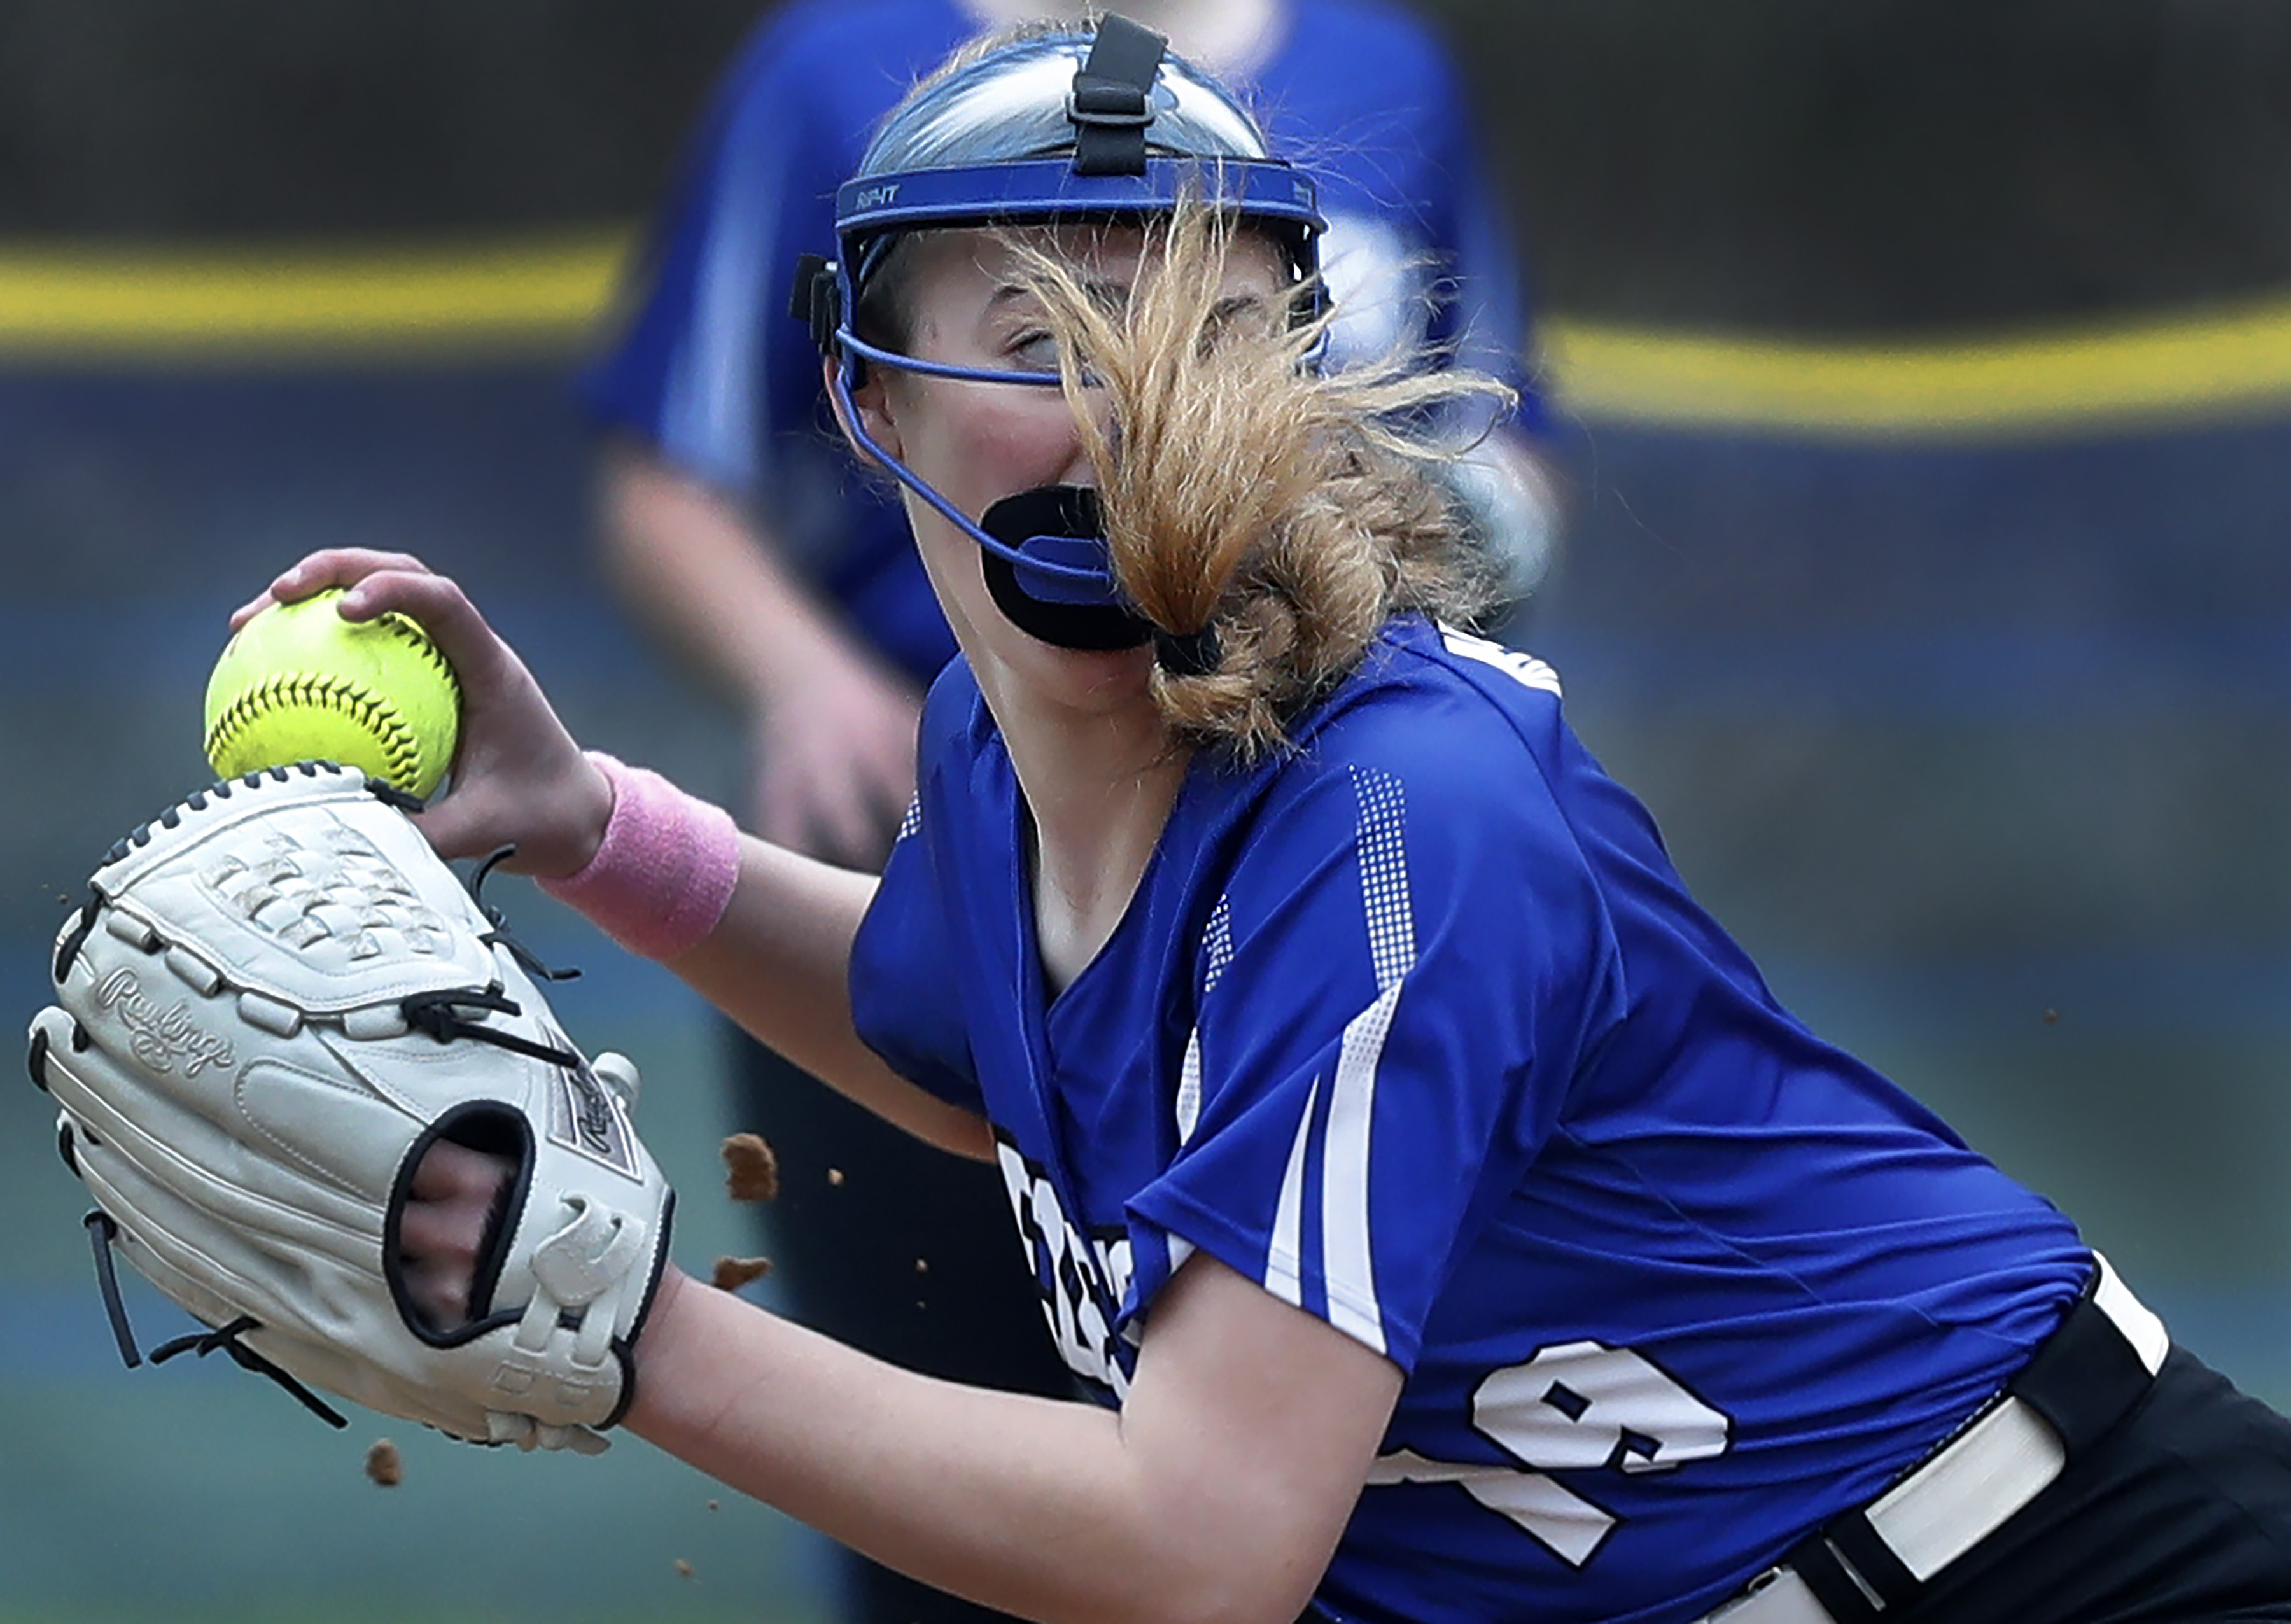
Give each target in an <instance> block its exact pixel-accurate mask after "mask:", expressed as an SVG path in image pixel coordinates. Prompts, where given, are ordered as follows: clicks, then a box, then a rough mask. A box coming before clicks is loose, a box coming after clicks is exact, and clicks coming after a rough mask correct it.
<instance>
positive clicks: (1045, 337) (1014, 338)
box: [1002, 327, 1058, 372]
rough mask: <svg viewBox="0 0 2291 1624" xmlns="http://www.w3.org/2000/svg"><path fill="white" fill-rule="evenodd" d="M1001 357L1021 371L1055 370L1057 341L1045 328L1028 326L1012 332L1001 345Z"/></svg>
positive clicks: (1056, 365) (1056, 367)
mask: <svg viewBox="0 0 2291 1624" xmlns="http://www.w3.org/2000/svg"><path fill="white" fill-rule="evenodd" d="M1002 354H1003V358H1004V359H1005V360H1007V361H1008V362H1009V364H1010V366H1013V367H1014V368H1016V369H1017V370H1018V371H1021V372H1056V371H1057V369H1058V341H1057V336H1056V335H1055V334H1051V333H1050V332H1049V331H1048V330H1047V329H1045V328H1041V327H1028V328H1026V329H1025V330H1024V331H1022V332H1018V333H1015V334H1012V335H1011V336H1010V338H1009V341H1008V342H1005V343H1004V345H1003V347H1002Z"/></svg>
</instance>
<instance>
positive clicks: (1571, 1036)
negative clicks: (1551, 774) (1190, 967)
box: [1129, 700, 1622, 1370]
mask: <svg viewBox="0 0 2291 1624" xmlns="http://www.w3.org/2000/svg"><path fill="white" fill-rule="evenodd" d="M1443 703H1454V704H1467V703H1468V702H1461V701H1452V700H1451V701H1447V702H1443ZM1381 725H1382V727H1383V729H1384V732H1385V733H1386V735H1387V738H1388V739H1390V740H1392V741H1394V743H1395V748H1391V749H1385V750H1373V751H1370V752H1355V753H1353V754H1352V757H1351V760H1350V761H1349V762H1340V763H1338V764H1336V765H1333V766H1328V767H1323V768H1315V769H1314V770H1313V772H1312V773H1311V775H1310V780H1309V783H1307V784H1306V785H1305V786H1304V787H1303V789H1302V791H1301V792H1300V793H1298V794H1296V795H1294V796H1292V797H1288V798H1286V799H1285V800H1284V802H1283V803H1282V804H1280V805H1278V806H1276V807H1275V808H1274V809H1273V810H1272V811H1271V812H1270V815H1269V816H1267V817H1266V820H1265V821H1264V823H1263V824H1261V826H1260V828H1259V829H1258V832H1255V833H1254V834H1252V836H1251V838H1250V844H1249V847H1248V848H1247V850H1246V851H1245V852H1244V853H1243V855H1242V856H1241V858H1240V859H1239V861H1238V862H1237V863H1236V864H1235V866H1234V870H1233V871H1232V876H1231V880H1230V883H1229V885H1228V887H1227V888H1226V891H1225V893H1224V896H1222V898H1221V899H1220V901H1219V902H1218V904H1216V907H1215V910H1214V912H1213V913H1212V915H1211V923H1210V929H1209V930H1208V931H1207V933H1206V935H1205V938H1204V941H1203V944H1202V951H1201V954H1200V961H1199V977H1200V979H1199V984H1198V985H1200V987H1201V989H1202V990H1201V992H1200V993H1199V998H1198V1003H1197V1009H1198V1014H1197V1017H1196V1025H1195V1030H1194V1035H1193V1040H1192V1041H1191V1043H1190V1044H1189V1046H1188V1049H1187V1054H1186V1061H1185V1065H1184V1072H1183V1076H1182V1080H1181V1081H1180V1085H1179V1089H1178V1123H1179V1132H1180V1136H1181V1145H1180V1147H1179V1149H1178V1154H1177V1155H1176V1157H1175V1159H1174V1161H1173V1162H1171V1163H1170V1166H1169V1168H1168V1169H1167V1170H1166V1172H1165V1173H1164V1174H1163V1175H1162V1177H1161V1178H1158V1179H1156V1180H1155V1181H1154V1182H1153V1183H1151V1184H1150V1185H1148V1186H1146V1187H1145V1189H1144V1190H1142V1191H1141V1192H1140V1193H1139V1194H1137V1196H1135V1197H1134V1198H1133V1199H1132V1201H1131V1202H1130V1212H1131V1217H1132V1221H1133V1234H1138V1235H1139V1236H1140V1241H1139V1244H1138V1245H1137V1258H1138V1273H1137V1277H1136V1280H1135V1282H1134V1289H1133V1295H1132V1298H1131V1302H1130V1304H1129V1308H1130V1309H1131V1310H1133V1311H1134V1310H1135V1309H1136V1308H1137V1306H1140V1305H1144V1304H1146V1303H1147V1302H1148V1300H1149V1299H1150V1298H1151V1296H1152V1294H1153V1292H1154V1290H1158V1289H1159V1287H1160V1286H1161V1285H1162V1283H1163V1282H1164V1281H1166V1279H1167V1278H1168V1277H1169V1275H1170V1274H1172V1273H1174V1272H1175V1270H1176V1268H1177V1267H1178V1266H1180V1265H1181V1264H1182V1263H1183V1262H1184V1260H1185V1258H1186V1256H1188V1255H1189V1254H1190V1252H1191V1251H1192V1250H1195V1249H1198V1250H1202V1251H1206V1252H1209V1253H1210V1254H1211V1255H1213V1256H1215V1257H1217V1258H1218V1259H1219V1260H1221V1261H1222V1262H1224V1263H1225V1264H1226V1265H1227V1266H1230V1267H1232V1268H1234V1269H1235V1270H1237V1271H1239V1272H1240V1273H1242V1274H1246V1275H1248V1276H1249V1277H1250V1278H1251V1279H1254V1280H1257V1281H1258V1282H1261V1283H1262V1284H1263V1285H1264V1286H1265V1288H1266V1290H1269V1291H1271V1292H1273V1293H1274V1294H1275V1295H1276V1296H1278V1297H1281V1298H1283V1299H1285V1300H1287V1301H1289V1302H1291V1303H1294V1304H1296V1305H1298V1306H1300V1307H1302V1308H1304V1309H1306V1311H1307V1312H1310V1313H1313V1314H1318V1315H1320V1316H1322V1317H1323V1318H1325V1319H1327V1320H1328V1321H1329V1322H1330V1323H1331V1324H1333V1325H1335V1326H1336V1327H1337V1328H1338V1330H1340V1331H1345V1332H1346V1333H1347V1334H1349V1335H1351V1336H1353V1337H1355V1339H1358V1340H1360V1341H1362V1342H1363V1343H1365V1344H1366V1345H1368V1346H1369V1347H1372V1348H1375V1349H1377V1350H1378V1351H1379V1352H1381V1353H1384V1354H1385V1355H1387V1356H1388V1357H1390V1358H1391V1359H1392V1360H1394V1362H1395V1363H1398V1364H1399V1365H1400V1366H1401V1367H1402V1368H1403V1370H1405V1369H1408V1368H1410V1367H1411V1365H1412V1363H1413V1361H1414V1358H1415V1356H1416V1354H1417V1351H1418V1349H1419V1347H1420V1345H1421V1342H1422V1338H1423V1333H1424V1327H1425V1323H1426V1320H1427V1316H1428V1315H1429V1314H1430V1313H1431V1311H1432V1308H1433V1306H1434V1303H1435V1299H1436V1298H1437V1296H1438V1294H1439V1292H1440V1290H1441V1288H1442V1285H1443V1282H1444V1281H1445V1280H1446V1279H1447V1277H1448V1275H1449V1274H1450V1272H1451V1268H1452V1266H1453V1265H1454V1263H1455V1261H1456V1259H1457V1258H1458V1257H1459V1255H1460V1253H1461V1251H1462V1250H1463V1249H1465V1248H1466V1247H1467V1246H1468V1244H1469V1242H1470V1241H1471V1238H1472V1237H1473V1235H1474V1234H1475V1230H1476V1226H1477V1225H1478V1224H1479V1223H1480V1222H1482V1221H1483V1220H1484V1218H1486V1216H1487V1215H1488V1214H1489V1213H1490V1212H1491V1211H1492V1210H1494V1209H1495V1208H1496V1206H1497V1205H1498V1204H1499V1203H1500V1202H1503V1201H1504V1200H1505V1198H1506V1197H1507V1195H1508V1194H1509V1193H1510V1192H1511V1190H1512V1189H1513V1187H1514V1186H1515V1185H1516V1184H1517V1183H1518V1181H1519V1179H1520V1178H1521V1177H1522V1176H1523V1174H1524V1173H1525V1171H1526V1170H1527V1168H1528V1166H1529V1164H1530V1163H1531V1162H1532V1161H1533V1160H1534V1158H1535V1156H1536V1154H1537V1153H1538V1151H1539V1147H1540V1146H1542V1145H1543V1144H1544V1143H1545V1141H1546V1139H1547V1138H1548V1136H1549V1135H1550V1134H1551V1132H1552V1131H1553V1127H1554V1124H1555V1122H1556V1120H1557V1118H1558V1114H1559V1111H1560V1109H1561V1106H1562V1105H1563V1104H1564V1098H1565V1095H1566V1091H1567V1088H1568V1084H1569V1081H1570V1080H1571V1079H1572V1077H1573V1076H1574V1075H1575V1074H1576V1073H1577V1071H1578V1069H1579V1066H1580V1064H1581V1063H1582V1061H1583V1059H1584V1057H1585V1056H1586V1054H1587V1053H1588V1052H1589V1051H1590V1049H1592V1048H1593V1047H1594V1046H1595V1045H1596V1043H1597V1042H1598V1041H1599V1040H1600V1039H1601V1037H1602V1036H1603V1035H1604V1033H1606V1032H1607V1031H1608V1030H1609V1029H1610V1027H1611V1026H1612V1023H1613V1022H1614V1021H1615V1020H1616V1019H1618V1018H1619V1012H1620V1007H1621V1000H1622V989H1621V985H1620V969H1619V967H1618V961H1617V956H1616V952H1615V946H1614V942H1613V939H1612V934H1611V931H1610V929H1609V925H1608V921H1607V916H1606V913H1605V910H1604V905H1603V904H1602V901H1601V898H1600V896H1599V893H1598V890H1597V888H1596V885H1595V884H1594V882H1593V880H1592V879H1591V877H1590V874H1589V872H1588V869H1587V867H1586V865H1585V864H1584V861H1583V859H1582V856H1581V855H1580V852H1579V851H1578V850H1577V849H1576V847H1575V844H1574V841H1573V840H1572V836H1571V834H1570V832H1569V831H1568V829H1567V826H1566V824H1564V821H1563V820H1562V819H1561V818H1560V816H1559V815H1558V812H1557V810H1556V808H1555V804H1554V803H1553V802H1552V800H1550V798H1549V796H1548V795H1547V793H1546V792H1544V791H1543V787H1542V780H1541V778H1540V776H1539V775H1538V774H1537V773H1536V771H1535V769H1534V768H1533V767H1532V766H1531V764H1528V763H1527V762H1526V761H1525V758H1524V752H1523V750H1522V749H1521V747H1520V746H1519V744H1518V743H1517V741H1516V740H1515V739H1513V738H1510V737H1509V736H1508V735H1507V734H1506V735H1504V736H1502V737H1496V736H1494V735H1496V734H1497V733H1498V732H1499V728H1489V729H1488V736H1473V735H1470V734H1467V735H1464V736H1458V735H1456V734H1454V733H1452V732H1448V731H1443V728H1441V726H1440V723H1439V720H1438V719H1437V718H1436V717H1435V716H1428V715H1423V714H1414V715H1403V716H1400V717H1396V718H1391V719H1387V721H1386V722H1385V723H1383V724H1381ZM1476 725H1477V724H1476V723H1475V726H1476ZM1403 734H1408V735H1412V737H1408V738H1403V737H1401V736H1402V735H1403ZM1331 743H1332V741H1330V740H1328V739H1325V738H1324V739H1322V740H1320V741H1316V742H1315V744H1314V746H1313V753H1314V755H1316V756H1322V755H1326V754H1327V753H1328V752H1329V750H1330V744H1331ZM1483 745H1484V746H1487V747H1488V748H1489V749H1492V750H1493V751H1494V752H1496V753H1497V754H1499V756H1500V755H1507V756H1508V757H1509V760H1510V763H1511V765H1510V767H1509V768H1505V769H1503V770H1500V771H1490V770H1489V769H1488V768H1487V765H1486V764H1487V762H1488V759H1489V758H1488V749H1483V748H1482V746H1483Z"/></svg>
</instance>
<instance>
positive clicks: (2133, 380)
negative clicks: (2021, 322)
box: [1543, 297, 2291, 438]
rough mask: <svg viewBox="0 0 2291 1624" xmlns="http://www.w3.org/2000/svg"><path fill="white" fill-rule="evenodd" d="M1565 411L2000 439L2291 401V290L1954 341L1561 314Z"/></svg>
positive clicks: (1556, 345) (1547, 342) (2247, 410)
mask: <svg viewBox="0 0 2291 1624" xmlns="http://www.w3.org/2000/svg"><path fill="white" fill-rule="evenodd" d="M1543 342H1544V346H1545V351H1546V357H1547V367H1548V369H1549V371H1550V373H1551V375H1552V377H1553V380H1554V382H1555V389H1554V393H1555V396H1556V397H1557V400H1558V403H1559V406H1560V408H1561V410H1562V411H1563V412H1569V413H1572V414H1576V415H1578V416H1580V417H1581V418H1582V419H1583V420H1584V421H1586V422H1638V423H1647V424H1654V425H1664V426H1671V427H1700V428H1711V429H1716V428H1728V429H1738V430H1773V431H1777V432H1787V433H1790V434H1796V435H1804V434H1816V435H1834V436H1838V437H1841V438H1879V437H1883V438H1996V437H1998V436H2000V435H2009V434H2030V433H2047V432H2049V433H2061V432H2076V431H2079V430H2082V431H2094V430H2108V429H2111V428H2134V427H2140V426H2146V425H2155V424H2161V423H2169V422H2175V421H2186V420H2189V419H2209V420H2218V419H2224V418H2233V417H2239V416H2258V415H2263V414H2269V413H2272V412H2279V411H2281V410H2283V409H2284V408H2285V407H2286V406H2291V298H2282V297H2278V298H2275V299H2271V300H2268V301H2260V302H2250V303H2245V304H2241V305H2239V306H2237V307H2236V308H2233V309H2226V308H2222V309H2217V310H2209V311H2206V312H2202V313H2200V314H2174V315H2167V316H2160V317H2139V318H2120V319H2118V321H2116V322H2114V323H2111V324H2110V325H2108V326H2097V325H2095V326H2090V327H2083V328H2077V329H2065V328H2063V329H2057V330H2054V331H2049V332H2042V333H2024V334H1979V335H1968V336H1965V337H1964V338H1960V339H1957V340H1955V341H1952V342H1923V343H1917V344H1905V343H1859V344H1837V343H1830V344H1821V343H1807V342H1801V341H1797V340H1791V339H1787V338H1756V339H1751V338H1717V337H1711V336H1708V335H1706V334H1692V333H1676V332H1658V331H1647V330H1641V329H1635V328H1628V327H1618V326H1605V325H1602V324H1597V323H1589V322H1582V323H1578V322H1571V321H1567V320H1564V319H1561V318H1554V319H1553V320H1551V321H1550V322H1549V323H1548V324H1547V326H1546V329H1545V333H1544V337H1543Z"/></svg>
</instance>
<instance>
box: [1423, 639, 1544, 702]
mask: <svg viewBox="0 0 2291 1624" xmlns="http://www.w3.org/2000/svg"><path fill="white" fill-rule="evenodd" d="M1440 641H1441V643H1442V644H1443V645H1444V646H1445V647H1446V648H1447V650H1448V652H1449V653H1450V654H1452V655H1460V656H1461V657H1462V658H1464V659H1467V660H1476V661H1478V662H1479V663H1481V664H1482V665H1491V666H1493V667H1494V668H1495V669H1496V670H1498V671H1501V672H1503V674H1504V675H1505V676H1507V677H1509V678H1510V679H1512V680H1513V681H1515V682H1517V683H1519V684H1521V685H1522V686H1523V687H1531V688H1541V689H1542V690H1543V691H1544V692H1545V693H1547V694H1556V693H1558V692H1559V673H1558V672H1557V671H1554V670H1552V669H1551V667H1549V666H1548V665H1546V664H1545V663H1543V662H1542V661H1540V660H1539V659H1537V658H1536V657H1535V656H1534V655H1531V654H1522V653H1521V652H1520V651H1519V650H1518V649H1516V648H1507V647H1504V646H1503V645H1502V644H1501V643H1491V642H1490V641H1489V640H1488V639H1485V638H1483V637H1474V636H1473V635H1472V634H1471V633H1470V632H1468V631H1457V630H1456V628H1455V627H1453V626H1443V627H1441V628H1440Z"/></svg>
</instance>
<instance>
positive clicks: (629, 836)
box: [540, 750, 740, 959]
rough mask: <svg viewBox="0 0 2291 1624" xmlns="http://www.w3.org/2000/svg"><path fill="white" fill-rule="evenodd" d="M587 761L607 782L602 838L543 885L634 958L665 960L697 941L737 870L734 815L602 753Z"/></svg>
mask: <svg viewBox="0 0 2291 1624" xmlns="http://www.w3.org/2000/svg"><path fill="white" fill-rule="evenodd" d="M589 760H591V761H594V762H595V763H596V764H597V767H598V768H599V770H600V771H601V772H603V774H604V775H605V776H606V777H607V779H609V780H610V781H611V783H612V785H613V815H612V816H611V817H610V818H609V819H608V820H607V822H606V824H605V839H604V843H603V844H601V845H600V846H599V847H598V848H597V855H596V856H593V857H591V858H590V859H589V863H588V866H587V867H585V868H583V869H581V870H579V871H578V872H575V873H570V874H567V875H566V876H565V877H564V878H563V879H562V880H542V881H540V885H541V888H542V889H543V890H544V891H546V892H548V893H549V894H550V895H551V896H554V897H555V898H557V900H558V901H559V902H561V903H566V904H569V905H571V906H572V907H575V908H577V909H579V910H580V911H581V912H583V914H585V915H587V916H588V919H589V921H590V922H591V924H593V925H595V926H596V927H597V929H599V930H602V931H603V932H604V933H605V934H606V935H607V936H608V937H612V938H613V940H615V942H618V943H619V944H620V945H622V946H623V947H625V948H627V949H628V950H629V951H630V952H631V953H636V954H638V955H639V957H642V958H647V959H673V958H675V957H677V956H678V955H679V953H686V952H687V951H689V950H690V949H692V948H694V947H696V946H698V945H700V943H701V942H702V941H703V940H704V939H706V937H707V936H708V933H709V932H710V931H711V930H713V929H716V922H717V921H719V920H720V919H722V918H723V917H724V908H725V904H727V903H729V902H730V901H731V900H732V887H733V885H734V883H735V882H736V881H737V880H738V879H739V877H740V831H739V827H738V825H736V824H734V823H733V821H732V815H731V814H730V813H728V812H727V811H725V810H724V808H721V807H718V806H711V805H710V804H709V803H708V802H707V801H704V800H700V799H699V798H698V797H696V796H692V795H687V794H686V793H685V792H683V791H682V790H679V789H678V788H677V787H676V786H675V785H674V784H671V783H670V782H669V781H668V780H667V779H665V778H663V777H662V776H660V775H659V774H658V773H655V772H651V771H648V770H647V769H646V768H641V767H629V766H625V765H623V763H621V762H619V761H616V760H614V759H613V758H612V757H610V756H608V755H606V754H605V753H604V752H601V751H595V750H592V751H591V752H589Z"/></svg>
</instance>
